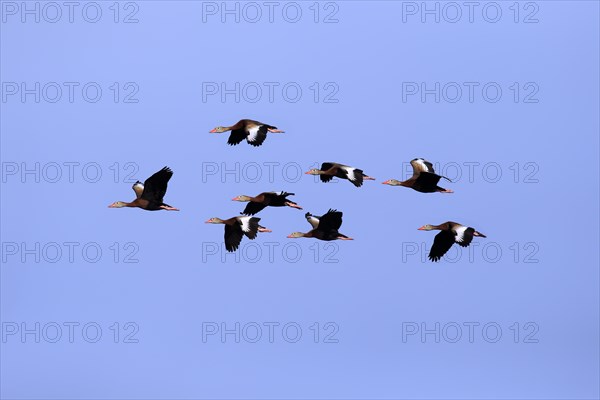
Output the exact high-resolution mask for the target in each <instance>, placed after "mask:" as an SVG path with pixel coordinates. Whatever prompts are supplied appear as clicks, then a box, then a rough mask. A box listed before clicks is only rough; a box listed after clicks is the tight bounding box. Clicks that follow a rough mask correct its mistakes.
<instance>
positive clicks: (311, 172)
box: [305, 168, 321, 175]
mask: <svg viewBox="0 0 600 400" xmlns="http://www.w3.org/2000/svg"><path fill="white" fill-rule="evenodd" d="M320 173H321V170H320V169H318V168H312V169H309V170H308V171H306V172H305V174H306V175H319V174H320Z"/></svg>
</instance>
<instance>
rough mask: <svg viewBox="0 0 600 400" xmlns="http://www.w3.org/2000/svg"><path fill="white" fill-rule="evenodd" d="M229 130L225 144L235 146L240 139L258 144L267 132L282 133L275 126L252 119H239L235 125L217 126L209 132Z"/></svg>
mask: <svg viewBox="0 0 600 400" xmlns="http://www.w3.org/2000/svg"><path fill="white" fill-rule="evenodd" d="M227 131H231V134H230V135H229V139H228V140H227V144H228V145H230V146H235V145H237V144H240V143H241V142H242V140H244V139H246V141H247V142H248V143H249V144H251V145H252V146H256V147H258V146H260V145H261V144H263V142H264V141H265V139H266V138H267V132H271V133H284V131H281V130H279V129H277V127H275V126H271V125H268V124H263V123H262V122H258V121H253V120H251V119H242V120H239V121H238V122H237V123H236V124H235V125H232V126H217V127H216V128H215V129H213V130H211V131H210V132H209V133H221V132H227Z"/></svg>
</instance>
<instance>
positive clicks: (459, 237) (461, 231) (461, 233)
mask: <svg viewBox="0 0 600 400" xmlns="http://www.w3.org/2000/svg"><path fill="white" fill-rule="evenodd" d="M466 230H467V227H466V226H461V227H460V228H456V238H455V239H454V241H455V242H456V243H462V241H463V240H465V231H466Z"/></svg>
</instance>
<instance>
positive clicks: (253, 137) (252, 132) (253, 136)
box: [248, 126, 260, 142]
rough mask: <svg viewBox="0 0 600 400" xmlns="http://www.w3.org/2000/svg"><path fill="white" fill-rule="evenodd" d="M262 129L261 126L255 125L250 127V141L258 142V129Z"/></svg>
mask: <svg viewBox="0 0 600 400" xmlns="http://www.w3.org/2000/svg"><path fill="white" fill-rule="evenodd" d="M259 129H260V126H255V127H253V128H250V129H248V133H249V135H248V141H249V142H256V140H257V139H258V131H259Z"/></svg>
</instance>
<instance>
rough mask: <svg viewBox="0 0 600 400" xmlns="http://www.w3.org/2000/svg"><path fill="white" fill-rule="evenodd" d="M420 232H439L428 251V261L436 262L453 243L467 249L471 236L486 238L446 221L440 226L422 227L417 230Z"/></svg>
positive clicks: (467, 228) (472, 230)
mask: <svg viewBox="0 0 600 400" xmlns="http://www.w3.org/2000/svg"><path fill="white" fill-rule="evenodd" d="M419 230H420V231H433V230H439V231H441V232H440V233H438V234H437V235H435V239H434V240H433V246H431V250H430V251H429V259H430V260H431V261H434V262H437V261H439V260H440V258H442V257H443V256H444V254H446V252H447V251H448V250H450V247H452V245H453V244H454V243H458V245H459V246H462V247H467V246H469V245H470V244H471V241H472V240H473V236H479V237H486V236H485V235H484V234H483V233H481V232H477V231H476V230H475V229H473V228H471V227H466V226H464V225H461V224H458V223H456V222H452V221H448V222H445V223H443V224H441V225H429V224H428V225H423V226H422V227H420V228H419Z"/></svg>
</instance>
